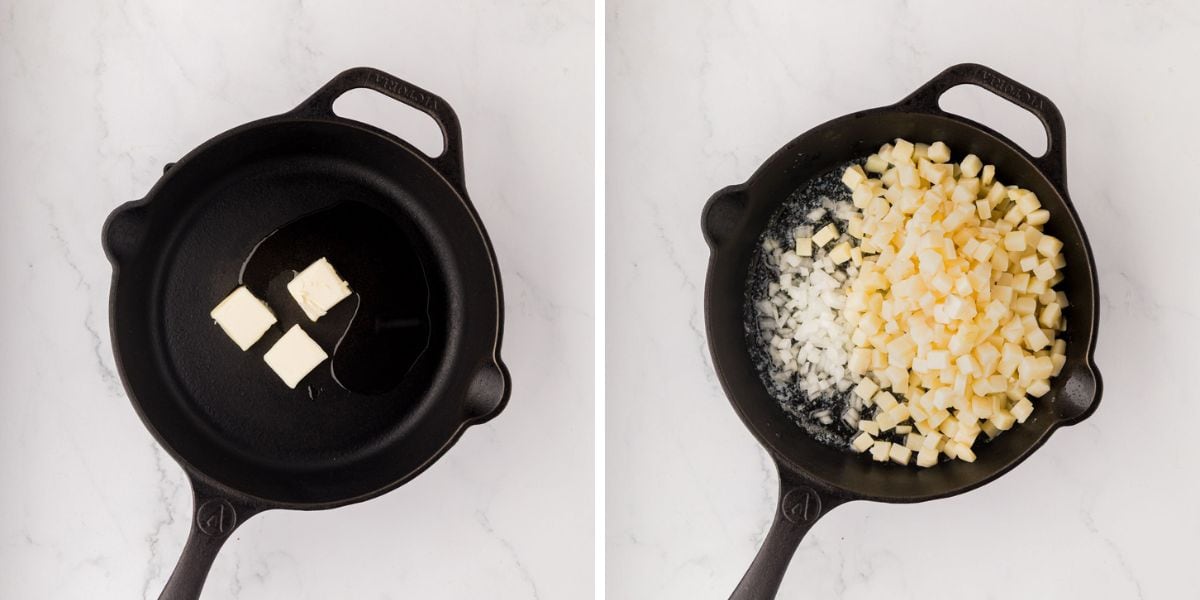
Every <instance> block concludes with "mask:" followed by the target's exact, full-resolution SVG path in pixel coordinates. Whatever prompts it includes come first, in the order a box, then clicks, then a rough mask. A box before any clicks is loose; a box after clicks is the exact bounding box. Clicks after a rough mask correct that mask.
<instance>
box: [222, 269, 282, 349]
mask: <svg viewBox="0 0 1200 600" xmlns="http://www.w3.org/2000/svg"><path fill="white" fill-rule="evenodd" d="M209 315H210V316H211V317H212V318H213V320H214V321H216V322H217V325H220V326H221V329H223V330H224V331H225V334H226V335H228V336H229V337H230V338H231V339H232V340H233V342H234V343H235V344H237V345H238V347H239V348H241V349H242V350H243V351H245V350H249V349H250V346H253V345H254V342H257V341H258V340H259V338H261V337H262V335H263V334H264V333H266V332H267V330H268V329H270V328H271V326H272V325H274V324H275V322H276V319H275V314H274V313H272V312H271V309H270V308H267V305H266V304H264V303H263V301H262V300H259V299H258V298H256V297H255V296H254V294H252V293H250V290H249V289H247V288H246V286H244V285H243V286H242V287H239V288H238V289H236V290H233V293H231V294H229V295H228V296H226V297H225V299H224V300H222V301H221V302H220V304H217V307H216V308H214V309H212V312H210V313H209Z"/></svg>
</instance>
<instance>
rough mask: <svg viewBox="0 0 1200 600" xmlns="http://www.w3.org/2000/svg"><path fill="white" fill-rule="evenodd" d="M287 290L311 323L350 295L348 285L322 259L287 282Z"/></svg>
mask: <svg viewBox="0 0 1200 600" xmlns="http://www.w3.org/2000/svg"><path fill="white" fill-rule="evenodd" d="M287 289H288V293H290V294H291V295H292V298H295V299H296V303H297V304H299V305H300V308H303V309H304V314H306V315H308V318H309V320H312V321H316V320H317V319H320V318H321V317H323V316H325V313H327V312H329V309H331V308H333V307H334V305H336V304H337V303H338V302H341V301H342V300H345V299H346V297H347V296H349V295H350V284H348V283H346V282H345V281H342V278H341V277H340V276H338V274H337V271H334V270H333V265H331V264H329V261H328V260H325V258H324V257H322V258H320V259H319V260H317V261H316V262H314V263H313V264H311V265H308V267H307V268H305V269H304V270H303V271H301V272H300V273H299V274H298V275H296V277H295V278H294V279H292V280H291V281H290V282H288V284H287Z"/></svg>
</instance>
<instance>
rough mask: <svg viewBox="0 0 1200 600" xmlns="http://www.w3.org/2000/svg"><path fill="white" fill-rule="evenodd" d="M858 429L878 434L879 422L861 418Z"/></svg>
mask: <svg viewBox="0 0 1200 600" xmlns="http://www.w3.org/2000/svg"><path fill="white" fill-rule="evenodd" d="M858 430H859V431H862V432H863V433H869V434H871V435H879V424H878V423H876V422H875V421H871V420H868V419H861V420H859V422H858Z"/></svg>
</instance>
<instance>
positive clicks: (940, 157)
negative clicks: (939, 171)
mask: <svg viewBox="0 0 1200 600" xmlns="http://www.w3.org/2000/svg"><path fill="white" fill-rule="evenodd" d="M929 160H930V161H932V162H935V163H944V162H947V161H949V160H950V148H948V147H947V146H946V144H943V143H942V142H934V143H932V144H930V145H929Z"/></svg>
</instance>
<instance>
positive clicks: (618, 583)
mask: <svg viewBox="0 0 1200 600" xmlns="http://www.w3.org/2000/svg"><path fill="white" fill-rule="evenodd" d="M607 12H608V31H607V36H608V52H607V68H608V72H607V82H608V84H607V94H608V95H607V98H608V99H607V127H608V136H607V178H606V181H607V191H608V208H607V209H608V223H607V248H608V255H607V268H608V278H607V309H606V321H607V329H608V334H607V349H608V350H607V366H608V374H607V389H608V406H607V410H608V412H607V415H608V417H607V436H606V437H607V467H608V479H607V484H606V485H607V496H608V511H607V532H608V535H607V547H608V554H607V566H608V575H607V578H606V584H607V590H608V592H609V596H610V597H612V598H655V599H667V598H680V599H692V598H722V597H727V595H728V593H729V592H730V591H731V590H732V589H733V587H734V586H735V585H736V584H737V582H738V580H739V579H740V578H741V576H742V573H743V572H744V571H745V569H746V567H747V566H748V565H749V563H750V560H751V558H752V557H753V555H754V552H755V551H756V549H757V548H758V545H759V544H760V542H761V541H762V539H763V536H764V535H765V533H766V529H767V526H768V524H769V522H770V519H771V517H772V514H773V510H774V506H775V502H776V494H777V479H776V475H775V468H774V466H773V465H772V464H770V461H769V459H768V458H767V455H766V453H765V452H764V451H763V450H762V449H761V448H760V447H759V445H758V444H757V443H756V442H755V440H754V439H753V438H752V437H751V435H750V433H749V432H748V431H747V430H746V429H745V428H744V427H743V426H742V424H741V423H740V421H739V420H738V418H737V416H736V415H735V414H734V412H733V410H732V408H731V407H730V405H729V403H728V402H727V401H726V399H725V396H724V394H723V393H722V391H721V389H720V386H719V385H718V383H717V381H716V379H715V376H714V374H713V371H712V368H711V365H710V361H709V356H708V352H707V349H706V345H705V334H704V325H703V312H702V297H701V294H702V289H703V285H704V270H705V266H706V263H707V259H708V249H707V247H706V246H705V244H704V240H703V239H702V238H701V235H700V228H699V218H700V209H701V207H702V206H703V204H704V201H705V200H706V199H707V198H708V197H709V196H710V195H711V194H712V193H713V192H714V191H716V190H717V189H719V188H721V187H723V186H725V185H728V184H732V183H739V182H742V181H744V180H745V179H746V178H747V177H749V175H750V174H751V173H752V172H753V171H754V169H755V168H757V167H758V165H759V164H761V163H762V161H763V160H765V159H766V157H767V156H769V155H770V154H771V153H773V152H774V151H775V150H777V149H778V148H779V147H780V146H782V145H783V144H784V143H786V142H787V141H789V140H790V139H792V138H793V137H795V136H796V135H798V134H800V133H802V132H804V131H806V130H808V129H809V128H811V127H813V126H815V125H817V124H819V123H821V122H824V121H826V120H828V119H831V118H834V117H837V116H841V115H843V114H846V113H850V112H853V111H855V110H859V109H865V108H871V107H875V106H882V105H885V104H890V103H892V102H895V101H896V100H899V99H900V98H902V97H903V96H905V95H906V94H908V93H909V92H911V91H912V90H914V89H915V88H916V87H917V86H919V85H920V84H922V83H924V82H925V81H926V80H928V79H929V78H931V77H932V76H933V75H935V74H936V73H938V72H939V71H941V70H942V69H944V68H945V67H947V66H950V65H952V64H955V63H959V62H979V63H983V64H985V65H989V66H991V67H993V68H995V69H997V70H999V71H1001V72H1002V73H1005V74H1007V75H1009V76H1011V77H1013V78H1014V79H1016V80H1018V81H1020V82H1022V83H1025V84H1027V85H1029V86H1030V87H1032V88H1034V89H1036V90H1038V91H1040V92H1042V93H1044V94H1045V95H1047V96H1048V97H1049V98H1050V99H1051V100H1053V101H1054V102H1055V103H1056V104H1057V105H1058V107H1059V108H1060V109H1061V110H1062V112H1063V114H1064V115H1065V118H1066V129H1067V136H1068V143H1067V155H1068V161H1069V165H1070V169H1069V185H1070V191H1071V195H1072V198H1073V200H1074V202H1075V205H1076V208H1077V209H1078V211H1079V214H1080V217H1081V219H1082V221H1083V223H1084V225H1085V227H1086V228H1087V231H1088V233H1089V236H1090V238H1091V242H1092V246H1093V249H1094V251H1095V255H1096V261H1097V263H1098V266H1099V278H1100V288H1101V296H1102V303H1101V311H1102V314H1101V322H1100V327H1099V347H1098V350H1097V353H1096V362H1097V363H1098V364H1099V367H1100V370H1101V371H1102V373H1103V375H1104V383H1105V391H1104V400H1103V403H1102V404H1101V406H1100V407H1099V410H1098V411H1097V412H1096V413H1095V415H1094V416H1093V417H1092V418H1091V419H1090V420H1089V421H1087V422H1085V423H1084V424H1081V425H1079V426H1077V427H1074V428H1068V429H1064V430H1061V431H1059V432H1058V433H1057V434H1055V435H1054V436H1053V438H1052V439H1051V440H1050V441H1049V443H1047V444H1046V445H1045V446H1044V447H1043V448H1042V449H1041V450H1039V451H1038V452H1037V453H1036V454H1035V455H1034V456H1032V457H1031V458H1030V459H1029V460H1028V461H1026V462H1025V463H1023V464H1022V465H1020V466H1019V467H1018V468H1017V469H1016V470H1014V471H1013V472H1011V473H1010V474H1008V475H1006V476H1004V477H1002V478H1000V479H999V480H997V481H995V482H994V483H992V484H990V485H988V486H986V487H984V488H981V489H979V490H977V491H974V492H971V493H969V494H966V495H963V496H959V497H955V498H953V499H949V500H943V501H937V502H929V503H925V504H920V505H909V506H899V505H883V504H872V503H861V502H860V503H852V504H850V505H847V506H844V507H841V508H839V509H837V510H835V511H833V512H831V513H829V515H828V516H826V517H824V518H823V519H822V520H821V521H820V522H819V523H818V524H817V525H816V527H815V528H814V529H813V530H812V532H810V533H809V535H808V538H807V539H806V540H805V541H804V543H803V544H802V545H801V547H800V550H799V551H798V552H797V554H796V557H795V559H794V560H793V561H792V564H791V569H790V571H789V572H788V575H787V577H786V579H785V580H784V583H783V587H782V590H781V594H780V597H781V598H843V599H847V600H849V599H856V598H863V599H866V598H871V599H874V598H891V599H899V598H944V597H951V593H953V594H954V596H953V597H956V598H972V599H974V598H979V599H983V598H1121V599H1125V598H1161V599H1174V598H1184V597H1188V598H1194V597H1196V594H1197V592H1196V584H1195V581H1194V570H1195V565H1194V563H1195V559H1194V556H1195V551H1194V549H1193V548H1192V540H1194V539H1195V538H1196V537H1197V536H1198V535H1200V511H1197V510H1196V495H1197V492H1200V483H1198V479H1197V477H1196V474H1197V472H1198V467H1197V465H1198V464H1200V444H1197V443H1196V442H1195V437H1196V433H1195V429H1196V427H1195V423H1196V422H1197V420H1200V403H1197V402H1196V401H1195V399H1196V396H1197V394H1196V392H1195V391H1194V390H1193V389H1192V384H1193V383H1194V382H1193V381H1192V377H1193V376H1194V374H1195V373H1196V372H1197V371H1198V370H1200V358H1198V357H1200V353H1198V352H1197V349H1196V340H1197V339H1198V338H1200V308H1197V304H1196V303H1197V298H1198V297H1200V279H1198V278H1197V269H1196V267H1195V264H1194V259H1193V257H1194V255H1195V251H1194V246H1195V240H1196V238H1197V234H1196V228H1197V224H1198V223H1200V219H1198V217H1200V202H1198V201H1197V200H1196V198H1195V197H1194V195H1195V194H1194V193H1193V191H1192V189H1191V185H1190V183H1189V182H1190V181H1191V180H1192V174H1193V173H1194V172H1196V171H1197V170H1198V169H1200V153H1198V152H1197V151H1196V147H1197V140H1198V139H1200V135H1197V134H1198V133H1200V124H1198V123H1197V121H1196V117H1195V115H1196V109H1195V107H1196V106H1197V105H1198V104H1200V73H1197V71H1196V69H1195V68H1193V67H1192V63H1193V62H1194V60H1195V56H1196V55H1197V53H1198V52H1200V42H1198V41H1197V36H1196V32H1197V31H1198V29H1197V24H1198V22H1200V10H1198V8H1197V5H1196V4H1194V3H1189V2H1183V1H1176V2H1159V1H1146V2H1125V3H1116V2H1113V3H1084V2H1034V1H1019V2H1006V3H1003V6H1001V5H1000V4H999V3H994V2H957V3H953V4H935V3H927V2H904V3H877V2H852V3H837V2H835V3H799V2H785V1H776V2H755V3H739V2H728V3H717V2H708V3H698V2H693V1H691V0H663V1H660V2H635V1H626V0H610V2H609V4H608V9H607ZM960 89H961V88H960ZM956 93H957V92H956ZM986 95H987V93H986V92H982V91H976V92H971V93H966V94H965V95H962V96H961V97H955V98H952V99H949V100H952V101H948V102H947V108H952V109H956V110H962V111H967V110H970V111H972V112H970V114H971V115H977V116H978V117H979V118H980V119H981V120H983V121H984V122H986V123H989V124H993V125H994V126H995V127H996V128H997V129H999V130H1001V131H1002V132H1004V131H1014V137H1015V138H1016V140H1017V141H1018V142H1022V143H1028V142H1030V141H1032V140H1036V139H1037V136H1038V134H1039V132H1040V127H1039V126H1037V125H1036V124H1034V125H1030V124H1029V121H1032V119H1031V118H1029V117H1026V118H1025V119H1023V120H1022V119H1016V118H1014V115H1017V114H1019V111H1017V110H1014V109H1011V108H1009V109H1004V110H994V106H995V105H1002V104H1003V102H1001V101H996V102H989V103H985V104H980V103H978V102H977V100H978V98H980V97H986ZM1022 116H1023V115H1022ZM1022 124H1024V126H1023V125H1022Z"/></svg>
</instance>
